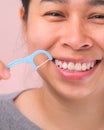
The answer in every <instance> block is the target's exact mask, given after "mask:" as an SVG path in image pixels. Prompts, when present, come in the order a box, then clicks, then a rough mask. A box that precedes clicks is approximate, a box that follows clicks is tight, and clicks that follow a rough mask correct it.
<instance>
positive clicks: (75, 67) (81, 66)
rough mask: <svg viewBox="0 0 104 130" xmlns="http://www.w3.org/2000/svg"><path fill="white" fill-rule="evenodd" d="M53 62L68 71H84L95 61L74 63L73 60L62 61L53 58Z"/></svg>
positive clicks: (91, 66) (92, 65)
mask: <svg viewBox="0 0 104 130" xmlns="http://www.w3.org/2000/svg"><path fill="white" fill-rule="evenodd" d="M55 64H56V65H57V66H58V67H60V68H62V69H67V70H70V71H86V70H89V69H91V68H93V67H94V65H95V61H92V62H88V63H79V62H78V63H74V62H62V61H59V60H55Z"/></svg>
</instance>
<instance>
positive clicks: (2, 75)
mask: <svg viewBox="0 0 104 130" xmlns="http://www.w3.org/2000/svg"><path fill="white" fill-rule="evenodd" d="M9 78H10V69H8V68H6V65H5V64H4V63H3V62H2V61H0V80H1V79H9Z"/></svg>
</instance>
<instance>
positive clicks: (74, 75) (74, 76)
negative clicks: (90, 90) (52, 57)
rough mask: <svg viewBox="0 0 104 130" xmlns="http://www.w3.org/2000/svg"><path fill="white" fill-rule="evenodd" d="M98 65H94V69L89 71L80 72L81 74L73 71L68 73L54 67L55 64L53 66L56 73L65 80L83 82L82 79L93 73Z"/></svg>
mask: <svg viewBox="0 0 104 130" xmlns="http://www.w3.org/2000/svg"><path fill="white" fill-rule="evenodd" d="M98 65H99V64H98ZM98 65H96V66H95V67H94V68H92V69H90V70H87V71H81V72H75V71H74V72H70V71H68V70H64V69H60V68H59V67H58V66H56V64H55V67H56V70H57V71H58V73H59V74H60V75H61V76H62V77H63V78H65V79H68V80H83V79H86V78H88V77H90V76H91V75H92V74H93V73H94V72H95V70H96V69H97V67H98Z"/></svg>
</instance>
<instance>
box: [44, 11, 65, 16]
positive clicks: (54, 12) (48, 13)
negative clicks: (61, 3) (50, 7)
mask: <svg viewBox="0 0 104 130" xmlns="http://www.w3.org/2000/svg"><path fill="white" fill-rule="evenodd" d="M45 16H52V17H65V16H64V14H63V13H62V12H59V11H53V12H51V11H50V12H47V13H45Z"/></svg>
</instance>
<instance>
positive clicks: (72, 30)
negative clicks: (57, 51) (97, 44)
mask: <svg viewBox="0 0 104 130" xmlns="http://www.w3.org/2000/svg"><path fill="white" fill-rule="evenodd" d="M61 34H62V35H61V43H62V46H63V47H68V48H69V47H70V48H72V49H73V50H85V49H89V48H91V47H93V45H94V44H93V39H92V38H91V36H90V35H89V32H88V30H87V28H86V27H85V26H84V25H83V24H82V23H81V22H79V21H78V20H73V21H72V22H69V23H67V24H66V25H65V26H64V27H63V29H62V33H61Z"/></svg>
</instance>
